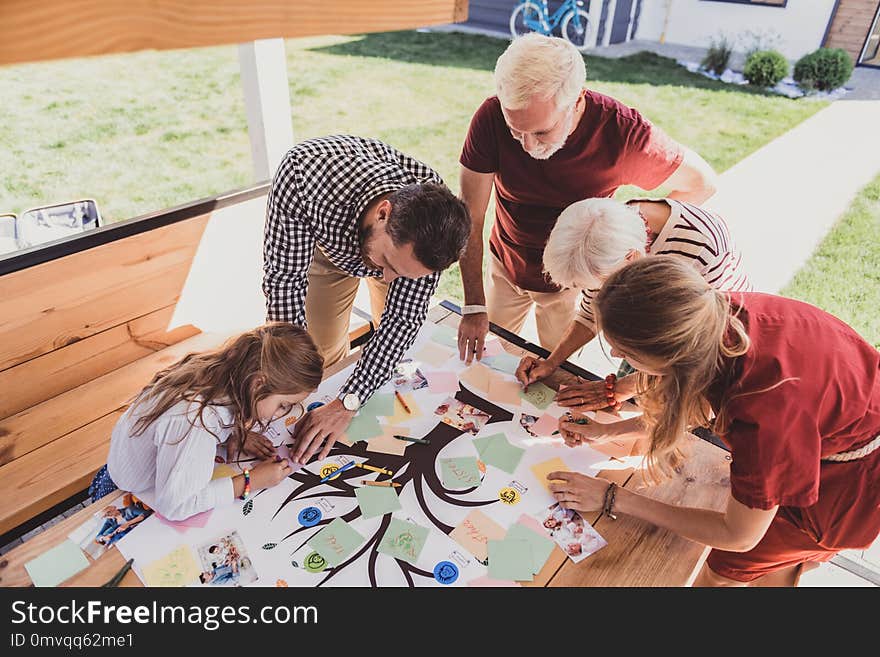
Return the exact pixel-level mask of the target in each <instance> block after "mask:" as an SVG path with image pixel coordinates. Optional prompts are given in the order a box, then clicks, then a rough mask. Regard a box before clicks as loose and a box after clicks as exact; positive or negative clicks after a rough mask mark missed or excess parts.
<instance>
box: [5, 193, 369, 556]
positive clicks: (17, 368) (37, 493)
mask: <svg viewBox="0 0 880 657" xmlns="http://www.w3.org/2000/svg"><path fill="white" fill-rule="evenodd" d="M266 192H267V186H266V185H262V186H259V187H255V188H253V189H250V190H246V191H243V192H239V193H235V194H231V195H229V196H226V197H223V198H219V199H209V200H205V201H200V202H197V203H194V204H191V205H187V206H184V207H180V208H176V209H173V210H170V211H166V212H161V213H157V214H155V215H150V216H148V217H142V218H139V219H136V220H130V221H127V222H122V223H120V224H114V225H111V226H107V227H104V228H100V229H97V230H95V231H92V232H90V233H88V234H84V235H82V236H79V237H77V238H71V239H67V240H63V241H59V242H58V243H53V244H50V245H47V246H45V247H43V248H35V249H30V250H27V251H23V252H19V253H17V254H13V255H11V256H7V257H5V258H3V259H0V480H2V481H3V488H4V490H6V491H14V493H12V494H5V495H3V496H2V497H0V545H5V544H6V543H8V542H10V541H11V540H13V539H15V538H17V537H18V536H20V535H21V534H23V533H25V532H26V531H29V530H30V529H31V528H32V527H33V526H35V525H38V524H39V522H40V521H41V520H43V519H44V518H45V516H46V515H51V514H48V513H47V512H48V511H50V510H53V511H57V510H58V509H57V508H56V507H57V505H63V504H64V503H65V502H67V503H68V506H69V505H70V504H72V503H73V502H74V500H71V498H73V497H76V498H77V500H76V501H79V500H80V499H83V498H84V491H85V490H86V489H87V488H88V485H89V483H90V482H91V479H92V477H93V476H94V474H95V472H96V471H97V470H98V469H99V468H100V467H101V466H102V465H103V464H104V463H105V462H106V458H107V450H108V445H109V440H110V433H111V430H112V428H113V426H114V424H115V423H116V420H117V419H118V418H119V416H120V415H121V414H122V413H123V412H124V410H125V408H126V407H127V404H128V402H129V401H130V400H131V398H132V397H133V396H134V395H135V394H136V393H137V392H138V391H139V390H140V389H141V388H142V387H143V386H144V385H145V384H146V383H147V382H148V381H149V380H150V379H151V378H152V377H153V375H154V374H155V373H156V372H157V371H158V370H160V369H162V368H164V367H167V366H168V365H170V364H172V363H173V362H175V361H177V360H179V359H180V358H182V357H183V356H184V355H186V354H187V353H190V352H193V351H201V350H204V349H210V348H213V347H216V346H218V345H219V344H220V343H222V342H223V341H224V340H225V339H226V338H227V337H228V336H230V335H232V334H234V333H237V332H239V331H241V330H245V329H247V328H250V327H252V326H256V325H259V324H261V323H262V322H263V319H264V302H263V297H262V292H261V288H260V281H261V277H262V265H261V258H262V255H261V254H262V232H263V230H262V229H263V221H264V216H265V201H266ZM370 330H371V325H370V323H369V321H364V320H362V319H360V318H355V319H354V320H353V323H352V332H351V334H350V335H351V338H352V339H353V340H360V339H364V338H365V337H366V336H367V334H368V333H369V331H370ZM41 514H42V515H41Z"/></svg>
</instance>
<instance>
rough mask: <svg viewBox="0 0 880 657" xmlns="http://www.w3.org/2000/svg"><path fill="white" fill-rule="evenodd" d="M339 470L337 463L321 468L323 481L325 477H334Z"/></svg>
mask: <svg viewBox="0 0 880 657" xmlns="http://www.w3.org/2000/svg"><path fill="white" fill-rule="evenodd" d="M338 469H339V466H338V465H336V464H335V463H328V464H327V465H325V466H322V467H321V479H323V478H324V477H327V476H329V475H332V474H333V473H334V472H336V471H337V470H338Z"/></svg>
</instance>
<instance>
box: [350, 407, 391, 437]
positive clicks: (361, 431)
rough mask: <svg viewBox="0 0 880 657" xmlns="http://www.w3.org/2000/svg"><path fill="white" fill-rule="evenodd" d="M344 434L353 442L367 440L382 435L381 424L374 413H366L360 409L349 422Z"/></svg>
mask: <svg viewBox="0 0 880 657" xmlns="http://www.w3.org/2000/svg"><path fill="white" fill-rule="evenodd" d="M345 435H346V436H348V439H349V440H350V441H351V442H353V443H356V442H357V441H359V440H369V439H370V438H375V437H376V436H381V435H382V426H381V425H380V424H379V420H377V419H376V416H375V415H368V414H366V413H364V411H363V409H361V412H360V413H358V414H357V415H355V416H354V418H353V419H352V421H351V422H350V423H349V425H348V428H347V429H346V430H345Z"/></svg>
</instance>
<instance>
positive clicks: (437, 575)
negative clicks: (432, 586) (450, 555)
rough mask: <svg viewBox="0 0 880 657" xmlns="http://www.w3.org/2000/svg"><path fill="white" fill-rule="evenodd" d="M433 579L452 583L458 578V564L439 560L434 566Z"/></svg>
mask: <svg viewBox="0 0 880 657" xmlns="http://www.w3.org/2000/svg"><path fill="white" fill-rule="evenodd" d="M434 579H436V580H437V581H438V582H440V583H441V584H452V583H453V582H454V581H455V580H457V579H458V566H456V565H455V564H454V563H452V562H451V561H441V562H440V563H438V564H437V565H436V566H434Z"/></svg>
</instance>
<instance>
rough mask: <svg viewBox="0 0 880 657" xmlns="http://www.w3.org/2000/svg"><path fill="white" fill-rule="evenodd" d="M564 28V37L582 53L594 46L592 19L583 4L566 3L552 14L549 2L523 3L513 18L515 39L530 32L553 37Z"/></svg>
mask: <svg viewBox="0 0 880 657" xmlns="http://www.w3.org/2000/svg"><path fill="white" fill-rule="evenodd" d="M560 24H561V27H560V30H559V31H560V33H561V34H562V37H563V38H564V39H565V40H566V41H568V42H569V43H571V44H572V45H573V46H574V47H575V48H577V49H578V50H580V51H584V50H586V49H587V47H588V46H589V45H592V44H591V43H590V16H589V14H587V12H586V10H585V9H584V2H583V0H565V2H563V3H562V4H561V5H560V6H559V7H558V8H557V9H556V11H554V12H553V13H552V14H551V13H550V7H549V6H548V5H547V0H523V2H520V3H519V4H518V5H517V6H516V7H514V8H513V12H512V13H511V14H510V34H511V36H513V38H514V39H515V38H516V37H518V36H522V35H523V34H528V33H529V32H538V33H540V34H546V35H547V36H551V35H552V34H553V30H555V29H556V27H557V26H558V25H560Z"/></svg>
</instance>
